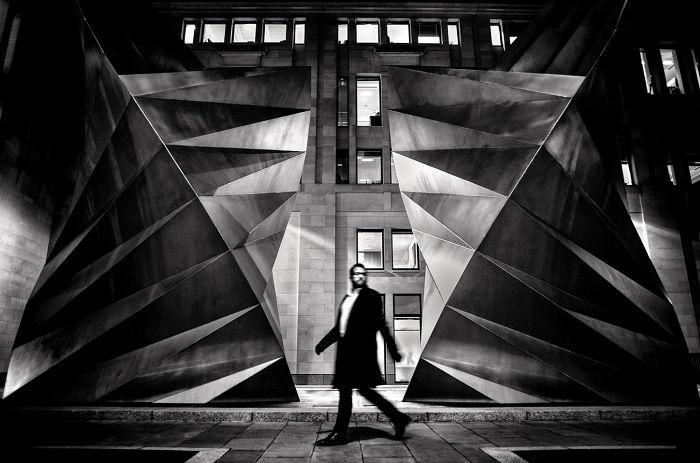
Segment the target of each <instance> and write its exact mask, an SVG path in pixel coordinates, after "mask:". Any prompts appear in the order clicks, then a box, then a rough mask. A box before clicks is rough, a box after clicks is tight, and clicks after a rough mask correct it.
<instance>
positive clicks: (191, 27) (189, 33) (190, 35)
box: [182, 21, 197, 43]
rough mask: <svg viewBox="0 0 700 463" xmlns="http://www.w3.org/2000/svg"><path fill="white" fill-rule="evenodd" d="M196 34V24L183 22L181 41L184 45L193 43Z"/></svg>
mask: <svg viewBox="0 0 700 463" xmlns="http://www.w3.org/2000/svg"><path fill="white" fill-rule="evenodd" d="M196 32H197V23H196V22H189V21H186V22H185V27H184V31H183V33H184V34H183V35H184V37H183V39H182V40H184V42H185V43H194V40H195V33H196Z"/></svg>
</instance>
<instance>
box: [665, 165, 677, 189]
mask: <svg viewBox="0 0 700 463" xmlns="http://www.w3.org/2000/svg"><path fill="white" fill-rule="evenodd" d="M666 169H667V170H668V179H669V180H671V183H673V184H674V185H675V184H676V173H675V172H674V171H673V166H672V165H671V164H666Z"/></svg>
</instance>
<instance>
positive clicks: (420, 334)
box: [392, 293, 423, 384]
mask: <svg viewBox="0 0 700 463" xmlns="http://www.w3.org/2000/svg"><path fill="white" fill-rule="evenodd" d="M396 296H416V297H417V299H418V314H417V315H414V314H411V315H397V314H396ZM422 296H423V295H422V294H419V293H394V294H392V303H393V308H394V313H393V320H392V322H393V323H392V324H393V326H392V328H393V329H394V338H398V335H397V332H401V331H406V332H415V331H417V332H418V347H419V349H420V345H421V342H422V338H423V298H422ZM396 320H418V329H417V330H397V329H396ZM406 354H407V355H408V353H406ZM397 363H399V362H394V381H395V382H396V383H398V384H407V383H408V382H409V381H410V379H409V380H407V381H399V380H398V379H397V378H396V377H397V374H396V364H397ZM416 366H417V365H416ZM415 371H416V370H415V367H414V369H413V372H414V373H415ZM412 376H413V375H411V377H412Z"/></svg>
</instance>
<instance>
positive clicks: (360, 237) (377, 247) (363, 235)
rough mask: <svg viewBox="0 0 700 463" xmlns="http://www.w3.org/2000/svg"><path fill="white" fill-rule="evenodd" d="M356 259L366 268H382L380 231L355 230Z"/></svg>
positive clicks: (382, 257)
mask: <svg viewBox="0 0 700 463" xmlns="http://www.w3.org/2000/svg"><path fill="white" fill-rule="evenodd" d="M357 261H358V262H359V263H361V264H362V265H364V266H365V267H366V268H372V269H375V268H384V256H383V255H382V232H381V231H358V232H357Z"/></svg>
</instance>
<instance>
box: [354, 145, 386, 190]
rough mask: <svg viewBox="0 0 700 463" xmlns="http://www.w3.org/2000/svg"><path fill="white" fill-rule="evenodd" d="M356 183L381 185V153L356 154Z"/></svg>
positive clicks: (360, 152)
mask: <svg viewBox="0 0 700 463" xmlns="http://www.w3.org/2000/svg"><path fill="white" fill-rule="evenodd" d="M357 183H364V184H375V183H382V152H381V151H358V152H357Z"/></svg>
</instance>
